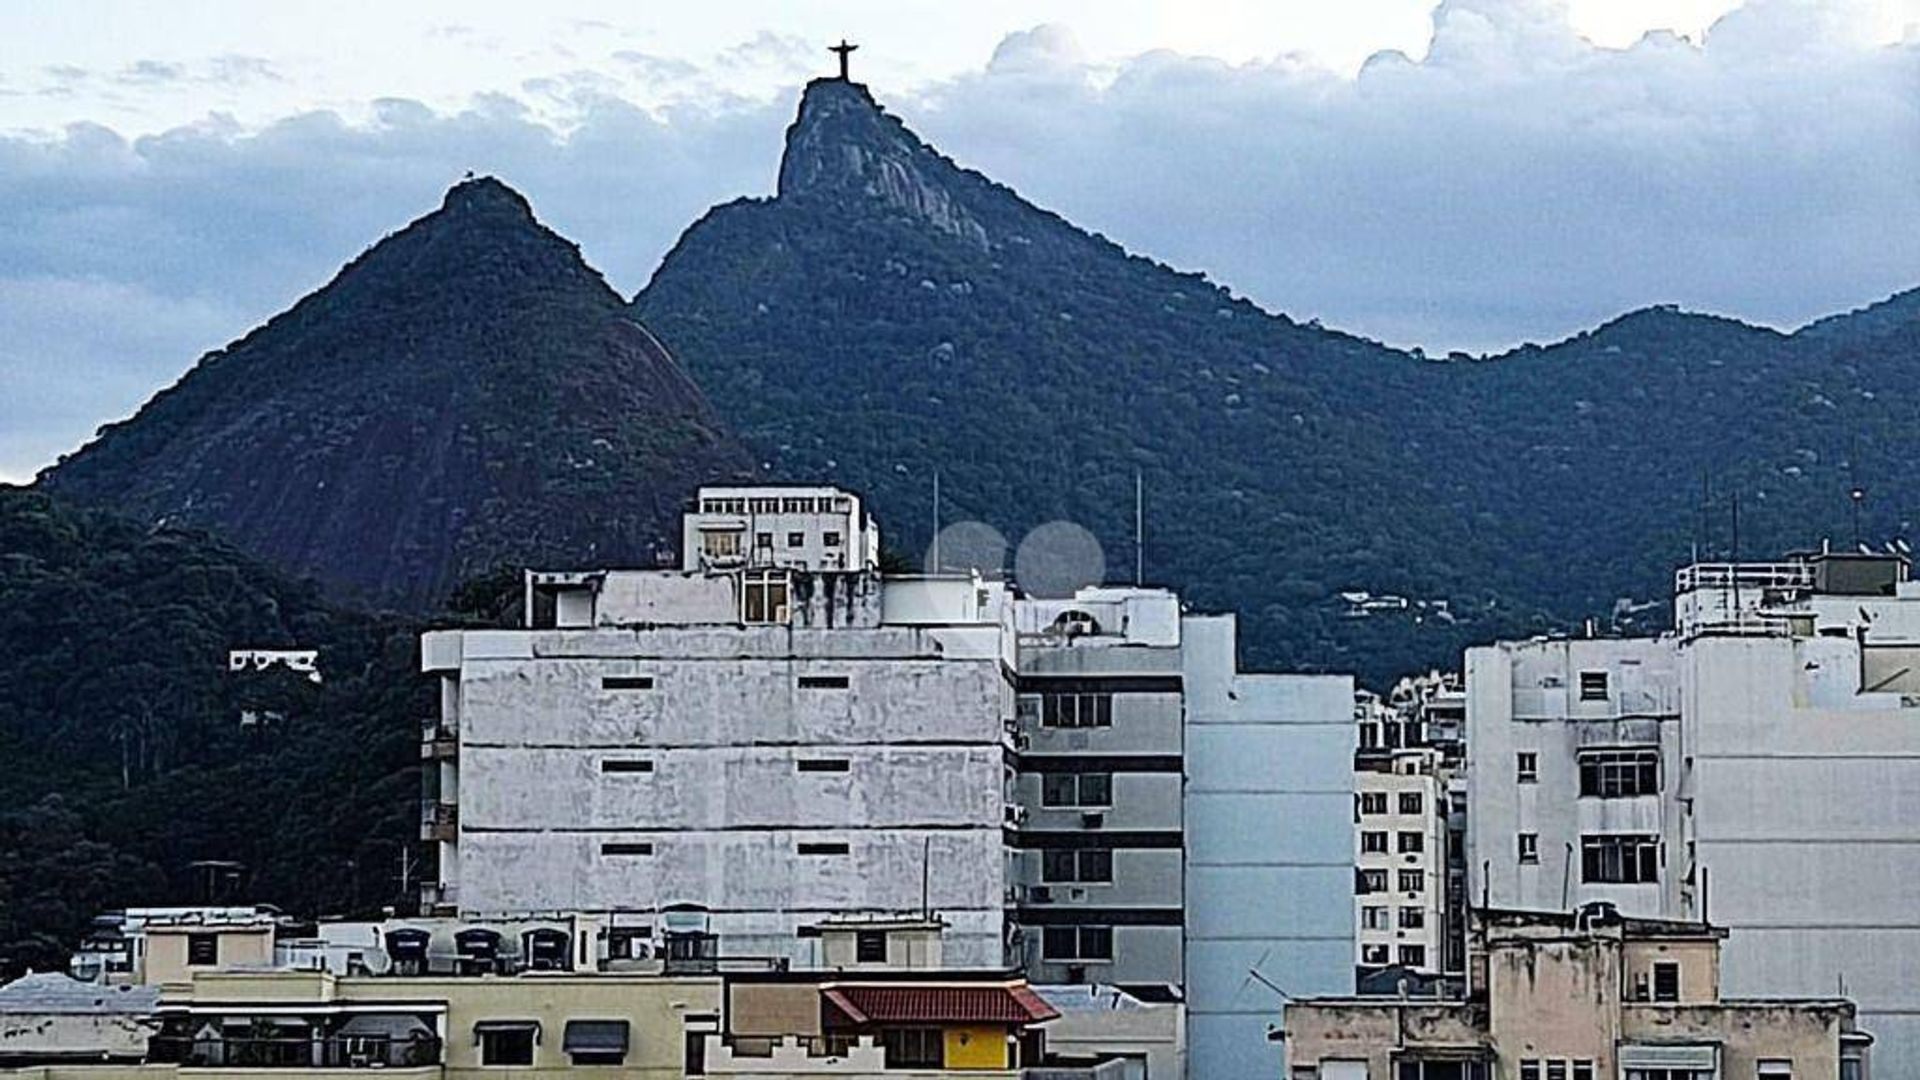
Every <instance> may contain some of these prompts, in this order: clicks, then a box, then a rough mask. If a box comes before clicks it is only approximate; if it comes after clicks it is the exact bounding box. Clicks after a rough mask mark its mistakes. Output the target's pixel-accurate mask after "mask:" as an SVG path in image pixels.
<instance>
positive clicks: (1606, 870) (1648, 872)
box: [1580, 836, 1660, 885]
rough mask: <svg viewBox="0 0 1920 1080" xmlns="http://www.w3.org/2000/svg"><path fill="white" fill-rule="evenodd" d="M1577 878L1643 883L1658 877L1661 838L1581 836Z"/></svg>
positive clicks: (1586, 880)
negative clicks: (1578, 874)
mask: <svg viewBox="0 0 1920 1080" xmlns="http://www.w3.org/2000/svg"><path fill="white" fill-rule="evenodd" d="M1580 880H1581V881H1583V882H1588V883H1592V884H1600V885H1642V884H1649V883H1652V882H1656V881H1659V880H1660V841H1659V839H1658V838H1656V837H1652V836H1583V837H1581V838H1580Z"/></svg>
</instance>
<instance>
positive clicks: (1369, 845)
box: [1360, 832, 1387, 855]
mask: <svg viewBox="0 0 1920 1080" xmlns="http://www.w3.org/2000/svg"><path fill="white" fill-rule="evenodd" d="M1360 852H1361V854H1363V855H1385V854H1386V853H1387V834H1386V833H1384V832H1363V833H1361V834H1360Z"/></svg>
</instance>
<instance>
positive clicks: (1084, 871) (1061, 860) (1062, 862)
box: [1040, 848, 1113, 885]
mask: <svg viewBox="0 0 1920 1080" xmlns="http://www.w3.org/2000/svg"><path fill="white" fill-rule="evenodd" d="M1040 880H1042V881H1047V882H1066V883H1069V884H1071V883H1076V882H1077V883H1082V884H1095V885H1104V884H1107V883H1109V882H1111V881H1113V852H1112V851H1110V850H1108V849H1106V848H1081V849H1079V850H1063V849H1058V848H1056V849H1051V850H1048V851H1043V852H1041V853H1040Z"/></svg>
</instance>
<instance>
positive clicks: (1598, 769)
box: [1580, 748, 1660, 799]
mask: <svg viewBox="0 0 1920 1080" xmlns="http://www.w3.org/2000/svg"><path fill="white" fill-rule="evenodd" d="M1659 792H1660V751H1658V750H1655V749H1651V748H1648V749H1641V750H1594V751H1589V752H1587V753H1584V754H1581V755H1580V794H1581V795H1584V796H1589V797H1592V798H1599V799H1630V798H1633V797H1634V796H1636V795H1657V794H1659Z"/></svg>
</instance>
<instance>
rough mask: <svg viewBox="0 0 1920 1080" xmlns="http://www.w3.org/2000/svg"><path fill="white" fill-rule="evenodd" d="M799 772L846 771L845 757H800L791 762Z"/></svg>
mask: <svg viewBox="0 0 1920 1080" xmlns="http://www.w3.org/2000/svg"><path fill="white" fill-rule="evenodd" d="M793 764H794V766H795V767H797V768H798V769H799V770H800V771H801V772H846V771H847V759H846V758H801V759H800V760H799V761H796V762H794V763H793Z"/></svg>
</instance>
